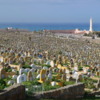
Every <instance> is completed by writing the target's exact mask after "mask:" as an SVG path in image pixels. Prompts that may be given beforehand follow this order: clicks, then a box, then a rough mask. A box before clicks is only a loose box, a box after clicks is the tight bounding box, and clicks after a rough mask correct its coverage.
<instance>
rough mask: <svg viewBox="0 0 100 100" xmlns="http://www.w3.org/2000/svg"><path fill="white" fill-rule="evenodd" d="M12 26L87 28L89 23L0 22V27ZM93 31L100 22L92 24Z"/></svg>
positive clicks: (53, 28)
mask: <svg viewBox="0 0 100 100" xmlns="http://www.w3.org/2000/svg"><path fill="white" fill-rule="evenodd" d="M7 27H12V28H15V29H27V30H29V31H40V30H45V29H46V30H72V29H80V30H84V29H85V30H89V23H0V29H5V28H7ZM93 30H94V31H100V23H94V24H93Z"/></svg>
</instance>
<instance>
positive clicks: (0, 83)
mask: <svg viewBox="0 0 100 100" xmlns="http://www.w3.org/2000/svg"><path fill="white" fill-rule="evenodd" d="M10 79H11V77H8V78H4V79H0V90H3V89H4V88H7V87H9V86H10V85H7V82H8V81H9V80H10Z"/></svg>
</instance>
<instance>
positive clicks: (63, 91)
mask: <svg viewBox="0 0 100 100" xmlns="http://www.w3.org/2000/svg"><path fill="white" fill-rule="evenodd" d="M84 93H85V91H84V84H83V83H78V84H75V85H69V86H64V87H61V88H59V89H55V90H50V91H45V92H42V93H36V94H35V95H34V96H35V98H38V99H40V98H44V99H60V100H61V99H63V100H64V99H75V98H82V97H83V96H84Z"/></svg>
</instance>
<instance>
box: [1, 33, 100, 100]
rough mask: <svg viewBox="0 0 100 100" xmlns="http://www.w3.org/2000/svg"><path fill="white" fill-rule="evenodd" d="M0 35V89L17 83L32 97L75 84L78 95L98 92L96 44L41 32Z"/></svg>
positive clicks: (99, 56)
mask: <svg viewBox="0 0 100 100" xmlns="http://www.w3.org/2000/svg"><path fill="white" fill-rule="evenodd" d="M0 35H1V36H0V41H1V44H0V90H3V89H7V88H9V87H11V86H14V85H16V84H21V85H24V86H25V91H26V93H27V94H28V95H32V94H33V93H37V94H40V93H44V92H46V91H47V92H48V91H55V90H58V89H61V88H64V87H66V86H69V87H70V86H76V87H78V85H77V84H79V87H81V85H82V87H83V88H82V91H83V92H82V95H83V93H84V91H85V92H87V93H91V92H93V91H100V44H99V43H93V42H91V41H89V40H87V39H81V38H77V39H71V38H59V37H57V36H56V35H55V36H54V34H52V33H44V32H29V33H21V32H20V33H7V34H6V33H3V34H0ZM2 36H3V37H2ZM5 36H6V37H5ZM1 37H2V38H1ZM30 37H31V39H30ZM8 44H9V45H8ZM80 84H81V85H80ZM83 84H84V85H83ZM67 88H68V87H67ZM73 90H74V89H73ZM73 90H72V91H73ZM77 91H79V90H77ZM54 93H55V92H54ZM46 98H47V97H46Z"/></svg>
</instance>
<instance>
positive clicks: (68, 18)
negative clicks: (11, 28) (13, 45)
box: [0, 0, 100, 23]
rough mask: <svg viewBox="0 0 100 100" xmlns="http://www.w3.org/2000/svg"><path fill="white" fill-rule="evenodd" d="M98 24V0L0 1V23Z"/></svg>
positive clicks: (99, 2)
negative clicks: (91, 20) (90, 21)
mask: <svg viewBox="0 0 100 100" xmlns="http://www.w3.org/2000/svg"><path fill="white" fill-rule="evenodd" d="M90 17H92V18H93V21H94V22H95V23H100V0H0V23H3V22H4V23H6V22H7V23H9V22H17V23H18V22H24V23H27V22H29V23H30V22H31V23H48V22H50V23H70V22H71V23H76V22H77V23H88V22H89V19H90Z"/></svg>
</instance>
